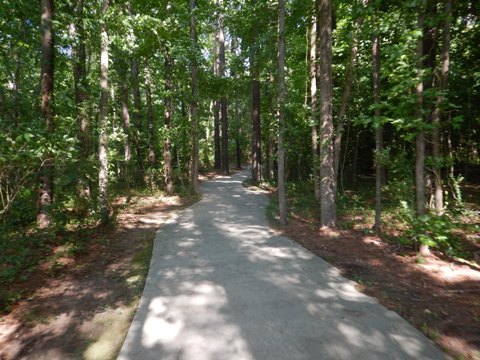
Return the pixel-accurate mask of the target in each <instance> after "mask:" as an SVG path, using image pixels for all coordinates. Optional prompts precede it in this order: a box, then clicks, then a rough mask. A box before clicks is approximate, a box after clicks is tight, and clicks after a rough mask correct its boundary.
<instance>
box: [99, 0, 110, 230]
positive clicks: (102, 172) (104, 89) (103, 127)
mask: <svg viewBox="0 0 480 360" xmlns="http://www.w3.org/2000/svg"><path fill="white" fill-rule="evenodd" d="M108 6H109V0H103V5H102V28H101V36H100V39H101V40H100V41H101V46H100V89H101V99H100V116H99V119H98V130H99V139H98V160H99V174H98V192H99V204H100V214H101V219H102V223H103V224H106V223H108V221H109V217H110V205H109V202H108V156H107V150H108V137H107V130H108V119H107V114H108V32H107V24H106V14H107V11H108Z"/></svg>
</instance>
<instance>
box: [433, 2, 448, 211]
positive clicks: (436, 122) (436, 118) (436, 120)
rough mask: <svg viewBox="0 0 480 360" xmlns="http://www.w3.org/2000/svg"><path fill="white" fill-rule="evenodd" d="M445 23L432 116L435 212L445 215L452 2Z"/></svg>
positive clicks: (446, 4)
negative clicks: (443, 148)
mask: <svg viewBox="0 0 480 360" xmlns="http://www.w3.org/2000/svg"><path fill="white" fill-rule="evenodd" d="M444 7H445V9H444V11H445V22H444V25H443V46H442V54H441V67H440V79H439V80H440V81H439V86H438V88H439V89H438V90H439V95H438V96H437V98H436V101H435V108H434V111H433V114H432V124H433V130H432V131H433V132H432V155H433V165H434V166H433V174H434V187H435V190H434V195H435V211H436V212H437V213H439V214H441V213H443V187H442V172H441V166H440V162H441V152H440V128H441V123H440V117H441V112H442V110H441V106H442V104H443V102H444V101H445V95H444V93H445V90H446V87H447V75H448V67H449V65H450V28H451V19H450V18H451V16H452V2H451V0H445V1H444Z"/></svg>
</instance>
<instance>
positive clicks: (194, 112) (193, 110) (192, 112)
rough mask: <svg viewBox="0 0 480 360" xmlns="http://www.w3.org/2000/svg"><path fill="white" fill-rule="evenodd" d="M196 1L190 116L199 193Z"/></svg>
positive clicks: (192, 17) (192, 8)
mask: <svg viewBox="0 0 480 360" xmlns="http://www.w3.org/2000/svg"><path fill="white" fill-rule="evenodd" d="M195 7H196V5H195V0H190V40H191V42H192V55H191V56H192V58H191V63H190V71H191V80H192V84H191V87H192V101H191V103H190V116H191V121H192V144H193V146H192V171H191V175H192V187H193V189H194V191H198V163H199V160H198V109H197V91H198V90H197V35H196V29H195Z"/></svg>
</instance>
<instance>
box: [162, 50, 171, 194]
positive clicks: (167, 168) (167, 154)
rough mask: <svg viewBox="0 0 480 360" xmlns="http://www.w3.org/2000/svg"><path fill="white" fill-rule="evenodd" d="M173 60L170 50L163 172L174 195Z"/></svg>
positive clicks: (165, 101)
mask: <svg viewBox="0 0 480 360" xmlns="http://www.w3.org/2000/svg"><path fill="white" fill-rule="evenodd" d="M171 73H172V59H171V57H170V54H169V53H168V50H167V51H166V54H165V100H164V107H165V110H164V116H163V119H164V130H165V140H164V142H163V171H164V173H165V189H166V191H167V193H168V194H171V193H173V169H172V153H171V146H172V144H171V140H170V127H171V125H170V124H171V117H172V111H173V107H172V95H171V94H172V75H171Z"/></svg>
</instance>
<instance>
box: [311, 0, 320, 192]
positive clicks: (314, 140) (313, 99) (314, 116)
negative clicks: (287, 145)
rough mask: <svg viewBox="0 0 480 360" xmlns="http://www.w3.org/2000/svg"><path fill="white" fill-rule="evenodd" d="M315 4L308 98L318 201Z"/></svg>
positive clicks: (313, 4)
mask: <svg viewBox="0 0 480 360" xmlns="http://www.w3.org/2000/svg"><path fill="white" fill-rule="evenodd" d="M316 13H317V3H316V1H313V2H312V22H311V31H310V98H311V100H310V101H311V111H312V115H311V116H312V125H311V126H312V129H311V133H312V160H313V164H312V169H313V170H312V172H313V189H314V193H315V199H316V200H317V201H318V200H320V171H319V166H320V159H319V153H318V123H319V120H318V109H317V16H316Z"/></svg>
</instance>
